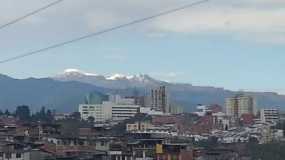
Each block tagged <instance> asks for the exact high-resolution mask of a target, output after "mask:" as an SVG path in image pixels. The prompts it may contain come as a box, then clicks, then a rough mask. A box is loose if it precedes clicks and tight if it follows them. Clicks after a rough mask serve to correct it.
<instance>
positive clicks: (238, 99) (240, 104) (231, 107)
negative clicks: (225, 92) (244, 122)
mask: <svg viewBox="0 0 285 160" xmlns="http://www.w3.org/2000/svg"><path fill="white" fill-rule="evenodd" d="M226 114H227V115H228V116H232V117H235V118H240V117H241V116H242V115H243V114H255V101H254V98H253V97H251V96H246V95H244V94H238V95H236V96H234V97H231V98H227V99H226Z"/></svg>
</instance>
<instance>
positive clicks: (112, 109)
mask: <svg viewBox="0 0 285 160" xmlns="http://www.w3.org/2000/svg"><path fill="white" fill-rule="evenodd" d="M139 109H140V106H139V105H135V100H134V99H132V98H121V97H120V96H118V95H116V96H113V95H112V96H110V97H109V101H103V102H102V103H98V104H80V105H79V112H80V115H81V118H82V119H84V120H87V119H88V118H89V117H93V118H94V122H106V121H108V120H114V121H122V120H125V119H128V118H131V117H134V116H135V115H136V114H137V113H139Z"/></svg>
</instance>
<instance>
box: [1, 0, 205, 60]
mask: <svg viewBox="0 0 285 160" xmlns="http://www.w3.org/2000/svg"><path fill="white" fill-rule="evenodd" d="M208 1H210V0H200V1H197V2H193V3H191V4H188V5H184V6H182V7H179V8H175V9H172V10H168V11H164V12H160V13H158V14H156V15H152V16H149V17H145V18H141V19H137V20H134V21H131V22H128V23H125V24H121V25H118V26H115V27H111V28H108V29H105V30H102V31H99V32H94V33H91V34H87V35H84V36H81V37H78V38H75V39H72V40H69V41H64V42H61V43H57V44H54V45H51V46H48V47H45V48H42V49H38V50H34V51H31V52H27V53H24V54H20V55H18V56H14V57H10V58H7V59H4V60H2V61H0V64H3V63H7V62H11V61H14V60H17V59H21V58H24V57H28V56H31V55H35V54H40V53H43V52H45V51H48V50H51V49H54V48H59V47H61V46H64V45H67V44H71V43H75V42H78V41H81V40H84V39H88V38H91V37H95V36H99V35H101V34H105V33H108V32H112V31H115V30H119V29H121V28H124V27H128V26H130V25H134V24H138V23H142V22H145V21H148V20H151V19H154V18H157V17H161V16H164V15H168V14H171V13H174V12H178V11H180V10H185V9H187V8H191V7H194V6H196V5H199V4H202V3H205V2H208Z"/></svg>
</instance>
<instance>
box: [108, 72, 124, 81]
mask: <svg viewBox="0 0 285 160" xmlns="http://www.w3.org/2000/svg"><path fill="white" fill-rule="evenodd" d="M106 79H107V80H120V79H128V78H127V76H125V75H123V74H118V73H116V74H114V75H112V76H109V77H107V78H106Z"/></svg>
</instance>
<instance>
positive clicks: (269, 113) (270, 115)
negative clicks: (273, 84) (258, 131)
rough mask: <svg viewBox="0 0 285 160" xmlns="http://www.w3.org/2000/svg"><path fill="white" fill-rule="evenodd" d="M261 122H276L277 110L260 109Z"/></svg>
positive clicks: (277, 117) (277, 118)
mask: <svg viewBox="0 0 285 160" xmlns="http://www.w3.org/2000/svg"><path fill="white" fill-rule="evenodd" d="M260 119H261V122H263V123H265V122H277V121H278V120H279V110H278V109H276V108H271V109H261V110H260Z"/></svg>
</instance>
